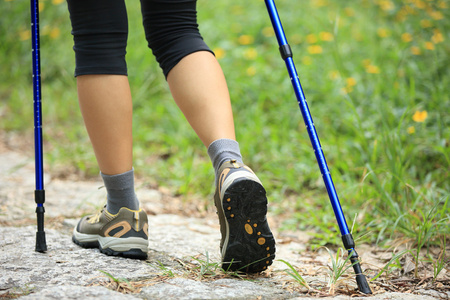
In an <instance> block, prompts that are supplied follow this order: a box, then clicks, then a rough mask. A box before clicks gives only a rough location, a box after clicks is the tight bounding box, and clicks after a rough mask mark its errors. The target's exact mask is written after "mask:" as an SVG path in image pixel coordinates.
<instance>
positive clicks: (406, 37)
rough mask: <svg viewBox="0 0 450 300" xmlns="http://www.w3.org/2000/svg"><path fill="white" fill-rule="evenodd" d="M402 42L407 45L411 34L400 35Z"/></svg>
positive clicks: (410, 39)
mask: <svg viewBox="0 0 450 300" xmlns="http://www.w3.org/2000/svg"><path fill="white" fill-rule="evenodd" d="M402 41H404V42H405V43H409V42H411V41H412V35H411V33H408V32H405V33H403V34H402Z"/></svg>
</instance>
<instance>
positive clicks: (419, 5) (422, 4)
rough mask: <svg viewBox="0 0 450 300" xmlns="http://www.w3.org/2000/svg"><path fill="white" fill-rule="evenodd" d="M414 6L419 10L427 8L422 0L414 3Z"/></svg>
mask: <svg viewBox="0 0 450 300" xmlns="http://www.w3.org/2000/svg"><path fill="white" fill-rule="evenodd" d="M414 5H415V6H416V7H417V8H419V9H424V8H426V7H427V4H426V3H425V2H423V1H422V0H416V1H414Z"/></svg>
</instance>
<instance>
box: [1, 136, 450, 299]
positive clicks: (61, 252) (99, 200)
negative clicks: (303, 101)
mask: <svg viewBox="0 0 450 300" xmlns="http://www.w3.org/2000/svg"><path fill="white" fill-rule="evenodd" d="M31 155H32V154H31ZM46 176H47V177H46V178H45V184H46V186H45V190H46V203H45V209H46V214H45V221H46V224H45V231H46V238H47V245H48V251H47V252H46V253H43V254H42V253H37V252H35V251H34V247H35V232H36V227H35V226H36V225H35V212H34V210H35V203H34V196H33V192H34V160H33V158H32V156H30V155H27V154H23V153H19V152H18V151H13V150H11V149H9V148H8V147H5V145H4V143H2V146H0V298H17V297H19V298H20V299H94V298H95V299H108V300H113V299H295V298H298V299H313V298H317V297H318V296H321V298H324V299H350V298H351V299H362V298H365V297H364V296H363V295H358V294H357V293H356V292H355V287H356V286H355V283H354V279H353V275H352V274H349V276H348V277H344V278H343V281H342V282H340V283H339V284H338V285H337V286H336V293H335V295H334V296H330V295H328V296H327V295H326V294H325V293H326V292H327V291H328V288H327V287H326V286H327V276H326V274H327V271H326V266H327V264H328V263H329V260H330V258H329V255H328V253H326V252H325V251H319V252H315V253H310V252H308V251H305V246H304V245H303V243H302V241H304V235H302V233H295V234H291V235H289V236H287V235H286V234H284V235H282V234H280V233H279V232H277V230H276V226H274V229H275V230H274V232H275V236H276V239H277V241H278V244H277V257H276V260H275V262H274V264H273V266H272V267H271V269H270V270H269V271H268V272H267V273H265V274H262V275H259V276H253V277H242V278H238V277H233V276H231V275H227V274H224V273H222V272H220V271H219V268H218V266H219V264H218V263H219V262H220V256H219V249H218V245H219V240H220V233H219V225H218V220H217V219H216V217H215V214H211V216H209V217H206V218H199V217H187V216H186V215H180V214H177V213H173V210H172V213H171V210H170V209H168V207H170V206H172V207H173V206H174V205H176V199H172V198H170V197H168V196H165V195H164V193H162V192H160V191H157V190H152V189H149V188H147V187H146V186H145V185H144V184H141V183H139V182H138V184H137V192H138V195H139V198H140V201H141V203H142V205H143V207H144V209H146V211H147V212H148V214H149V228H150V229H149V231H150V241H149V249H150V250H149V258H148V259H147V261H137V260H130V259H124V258H118V257H109V256H106V255H103V254H101V253H99V251H98V250H96V249H83V248H80V247H78V246H77V245H75V244H73V243H72V241H71V232H72V229H73V226H74V225H75V224H76V222H77V220H78V219H79V217H80V216H81V215H83V214H84V213H87V212H93V211H96V210H97V209H99V208H100V207H101V206H102V205H103V204H104V201H105V192H104V190H103V189H101V188H100V187H101V182H100V181H63V180H57V179H52V178H51V177H50V176H48V175H46ZM174 203H175V204H174ZM358 250H359V252H360V254H361V255H362V257H363V259H364V260H365V261H370V266H371V267H373V268H376V267H380V266H383V261H376V260H374V259H373V257H372V253H371V251H370V249H369V248H368V247H366V248H364V247H359V249H358ZM279 259H283V260H285V261H288V262H289V263H290V264H292V265H294V266H296V267H299V268H300V269H301V270H303V271H304V272H302V275H304V277H305V278H306V279H307V281H308V282H310V283H311V285H314V286H315V287H323V288H322V289H321V291H322V292H321V293H319V292H317V291H315V292H309V293H307V290H306V289H305V288H302V287H301V286H299V285H298V284H296V283H295V282H294V280H293V278H292V277H291V276H289V275H288V274H287V273H286V271H285V270H286V269H287V266H286V265H285V264H284V263H282V262H281V261H280V260H279ZM365 267H366V265H365ZM444 275H445V274H444ZM372 288H373V290H374V292H375V293H374V295H372V296H371V297H370V298H371V299H446V298H447V299H448V298H449V296H450V292H449V291H448V289H447V290H446V289H442V290H430V289H415V290H414V291H409V293H405V292H404V291H403V293H399V292H397V291H396V290H395V288H389V287H386V288H382V287H380V285H376V284H373V286H372ZM350 295H352V297H351V296H350Z"/></svg>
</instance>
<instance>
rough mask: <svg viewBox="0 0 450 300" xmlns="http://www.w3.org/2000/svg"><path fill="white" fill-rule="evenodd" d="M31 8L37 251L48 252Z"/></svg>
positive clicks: (34, 3) (35, 11)
mask: <svg viewBox="0 0 450 300" xmlns="http://www.w3.org/2000/svg"><path fill="white" fill-rule="evenodd" d="M30 8H31V47H32V51H31V52H32V64H33V104H34V159H35V173H36V189H35V191H34V200H35V202H36V218H37V232H36V249H35V250H36V251H37V252H45V251H47V244H46V240H45V231H44V212H45V209H44V202H45V190H44V159H43V156H44V155H43V147H42V105H41V60H40V41H39V1H38V0H30Z"/></svg>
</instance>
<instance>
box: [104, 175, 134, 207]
mask: <svg viewBox="0 0 450 300" xmlns="http://www.w3.org/2000/svg"><path fill="white" fill-rule="evenodd" d="M100 175H101V176H102V179H103V182H104V184H105V187H106V191H107V199H108V201H107V203H106V208H107V210H108V212H110V213H111V214H116V213H117V212H119V210H120V208H121V207H127V208H129V209H131V210H138V209H139V201H138V199H137V197H136V194H135V192H134V169H131V170H130V171H127V172H125V173H122V174H117V175H105V174H103V173H101V172H100Z"/></svg>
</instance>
